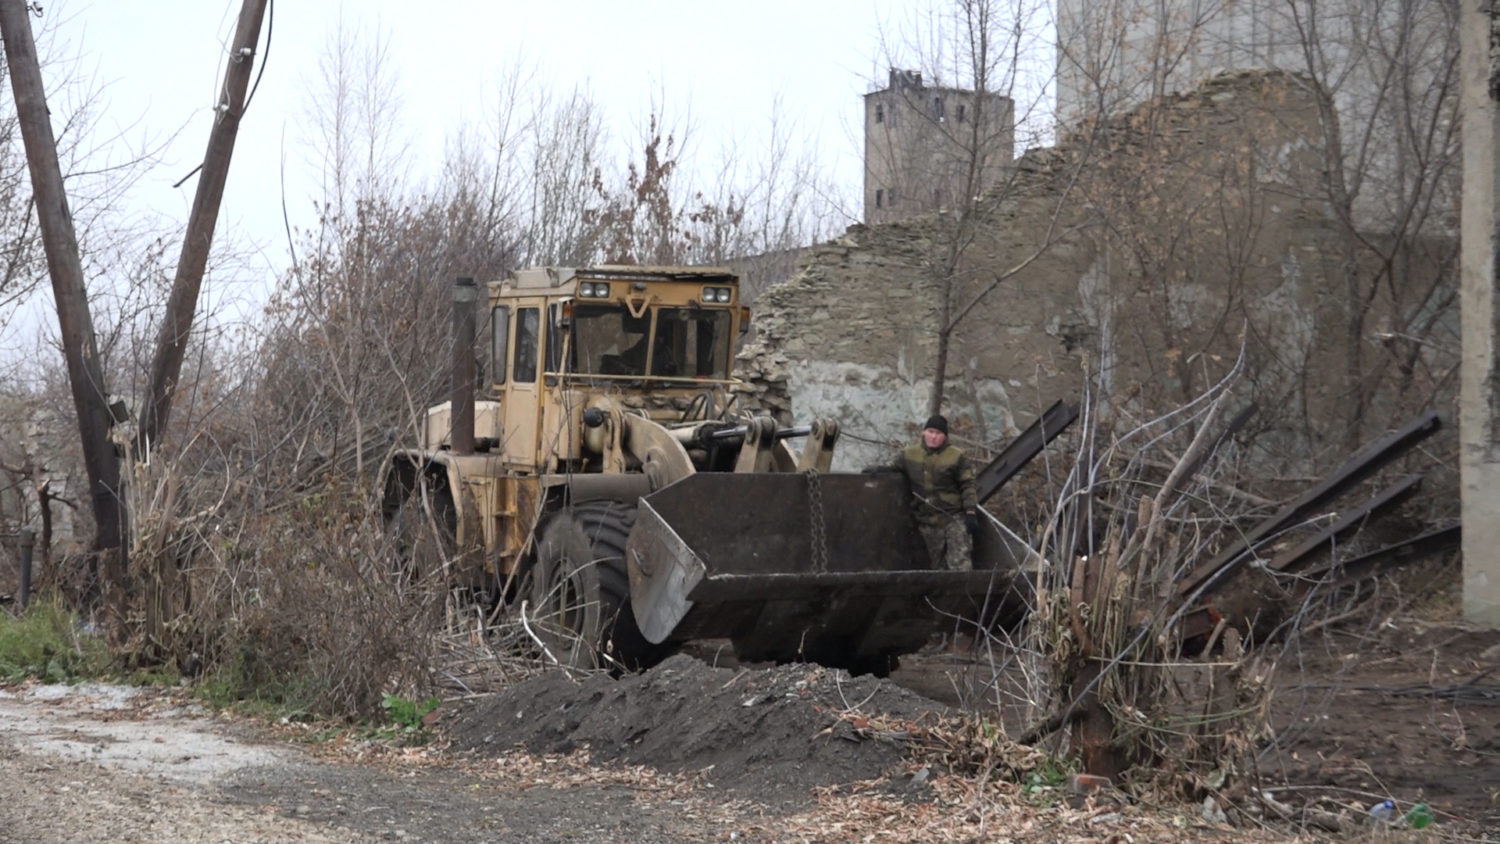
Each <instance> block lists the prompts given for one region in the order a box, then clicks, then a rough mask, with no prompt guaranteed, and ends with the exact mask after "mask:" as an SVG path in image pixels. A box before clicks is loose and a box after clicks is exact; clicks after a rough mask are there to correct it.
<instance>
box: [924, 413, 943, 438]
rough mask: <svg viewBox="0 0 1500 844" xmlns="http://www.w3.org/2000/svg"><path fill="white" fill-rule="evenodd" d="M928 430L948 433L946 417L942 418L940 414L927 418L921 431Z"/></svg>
mask: <svg viewBox="0 0 1500 844" xmlns="http://www.w3.org/2000/svg"><path fill="white" fill-rule="evenodd" d="M928 428H936V429H938V430H939V431H942V432H943V433H945V434H946V433H948V417H946V416H943V415H942V414H938V415H937V416H932V417H929V418H928V420H927V424H926V425H923V426H922V429H923V430H926V429H928Z"/></svg>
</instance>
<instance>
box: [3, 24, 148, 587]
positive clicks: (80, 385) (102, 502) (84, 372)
mask: <svg viewBox="0 0 1500 844" xmlns="http://www.w3.org/2000/svg"><path fill="white" fill-rule="evenodd" d="M30 14H31V7H30V4H28V3H27V2H25V0H0V38H3V40H4V42H5V61H6V64H7V65H8V68H7V69H8V70H9V71H10V85H11V90H12V91H13V92H14V93H15V98H16V120H17V122H18V123H20V125H21V138H22V140H23V141H24V142H25V145H26V162H27V164H28V165H29V166H30V170H31V190H32V193H33V195H34V201H35V203H36V213H37V222H38V224H39V225H40V227H41V230H42V247H43V249H44V250H45V251H46V253H47V273H48V275H50V276H51V277H52V296H53V298H54V299H55V300H56V302H57V322H58V329H59V331H60V332H61V334H62V346H63V356H64V357H65V358H66V359H67V363H68V384H69V386H70V387H71V388H72V391H73V407H74V409H75V410H76V411H77V413H78V433H79V435H80V438H81V441H82V445H83V465H84V469H85V471H87V473H88V476H89V497H90V500H91V502H92V504H93V514H94V550H95V551H98V552H101V555H102V557H103V562H104V566H103V569H104V577H105V582H106V583H107V584H108V585H109V586H111V587H123V586H124V583H125V562H126V561H125V555H124V547H123V543H122V537H123V535H124V521H125V510H124V504H123V502H122V501H121V500H120V463H119V459H118V457H117V456H116V454H115V451H114V446H113V444H112V443H111V442H110V440H109V429H110V426H111V425H113V424H114V418H113V416H112V415H111V413H110V411H109V401H108V395H109V391H108V390H107V389H106V387H105V384H104V370H103V368H102V367H101V366H100V365H99V347H98V344H97V342H96V340H95V338H94V324H93V319H92V317H90V315H89V303H88V296H87V293H86V291H85V290H84V286H83V264H82V261H81V260H80V258H79V256H78V236H77V234H76V233H75V232H74V230H73V216H72V214H71V213H70V212H69V211H68V197H67V194H66V193H65V192H64V191H63V177H62V166H61V165H60V164H59V163H58V160H57V141H56V139H55V138H54V137H53V135H52V122H51V119H50V118H49V116H48V112H47V98H46V94H45V93H44V91H43V89H42V67H41V63H40V61H39V60H38V59H37V52H36V40H35V39H34V38H33V36H32V34H31V19H30V17H29V16H30ZM115 599H116V600H118V593H117V597H116V598H115Z"/></svg>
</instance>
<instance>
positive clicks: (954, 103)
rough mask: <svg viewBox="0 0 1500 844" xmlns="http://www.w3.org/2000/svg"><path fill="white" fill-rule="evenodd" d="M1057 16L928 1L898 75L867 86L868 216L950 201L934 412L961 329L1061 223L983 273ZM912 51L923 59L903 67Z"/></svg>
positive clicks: (961, 1) (1018, 4) (1029, 125)
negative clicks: (1042, 31) (980, 251)
mask: <svg viewBox="0 0 1500 844" xmlns="http://www.w3.org/2000/svg"><path fill="white" fill-rule="evenodd" d="M1046 15H1047V7H1046V4H1044V3H1040V2H1032V0H954V2H944V3H937V4H935V5H933V6H931V7H928V8H927V9H926V10H925V11H924V12H923V13H921V14H919V15H918V16H917V17H916V19H915V20H914V21H913V22H912V23H911V24H909V25H908V27H907V29H906V33H905V35H906V37H905V39H904V41H903V42H902V43H901V44H896V43H893V42H892V41H891V40H889V39H887V40H886V42H885V44H884V47H883V52H884V53H885V56H886V58H887V60H888V62H889V64H890V66H891V71H890V76H889V86H888V87H887V88H886V89H885V90H884V91H878V92H876V93H874V94H870V95H868V96H867V103H866V117H865V120H866V136H867V138H869V139H870V140H869V141H867V149H866V163H865V167H866V173H867V176H866V186H865V213H866V219H867V222H880V221H883V220H890V219H895V218H898V217H900V216H904V215H906V214H908V213H910V212H933V211H936V212H938V213H937V217H936V224H935V225H936V228H937V229H938V231H939V233H938V234H937V236H936V237H934V238H933V241H932V244H931V246H930V248H929V249H928V254H927V256H926V258H925V260H924V267H923V269H924V275H925V276H926V277H925V278H924V279H923V281H924V282H925V283H926V284H927V285H928V286H929V287H930V288H931V290H932V293H933V296H934V297H935V299H936V304H937V308H936V314H935V328H936V337H935V351H934V356H933V364H932V370H931V371H932V388H931V392H930V394H929V402H928V405H929V409H930V411H931V412H933V413H937V412H939V411H940V410H941V409H942V407H943V404H944V398H945V395H946V391H947V382H948V378H949V375H950V368H951V365H950V357H951V355H952V350H953V344H954V340H955V332H956V331H957V330H958V328H959V327H960V325H961V324H962V323H963V321H964V320H965V318H967V317H968V316H969V315H970V314H971V313H973V312H974V309H975V308H976V307H977V306H978V305H979V304H980V303H981V302H983V301H984V300H985V299H986V298H987V297H988V296H989V295H991V294H992V293H993V292H994V291H995V290H997V289H999V288H1000V286H1001V285H1002V284H1004V282H1005V281H1006V279H1008V278H1009V277H1010V276H1012V275H1014V274H1015V273H1016V272H1019V271H1020V270H1022V269H1024V268H1025V266H1026V265H1028V264H1029V263H1030V262H1031V260H1034V259H1035V257H1036V256H1038V255H1040V254H1041V253H1042V252H1043V251H1045V250H1046V249H1047V248H1048V246H1049V245H1050V243H1051V242H1052V240H1053V235H1054V234H1057V233H1060V230H1059V229H1049V231H1048V235H1047V237H1046V242H1043V243H1039V244H1036V250H1035V251H1034V252H1033V253H1032V255H1031V257H1030V258H1028V259H1025V260H1023V261H1021V262H1020V263H1019V264H1017V265H1016V266H1015V267H1013V268H1009V269H1007V270H1006V271H1004V272H1002V273H1000V274H999V275H998V276H996V275H994V274H992V273H988V272H986V273H984V274H983V276H982V277H981V276H980V275H977V274H976V273H975V271H974V270H973V268H971V267H970V266H969V263H970V262H968V261H967V260H966V256H968V254H969V252H970V250H971V249H972V248H973V247H974V245H975V243H976V239H977V238H978V237H979V236H980V235H981V233H982V232H984V231H985V230H986V229H987V228H988V227H990V226H991V225H993V223H994V221H993V220H991V219H989V217H988V209H991V208H993V203H992V202H990V201H988V200H993V199H994V198H996V197H999V196H1004V195H1005V194H1006V193H1008V192H1009V191H1011V190H1013V189H1014V188H1015V187H1016V185H1017V182H1016V176H1017V172H1018V171H1017V170H1016V169H1015V168H1011V167H1009V166H1008V165H1009V164H1010V162H1011V160H1012V158H1013V153H1014V147H1015V133H1016V127H1017V125H1021V126H1023V127H1026V129H1027V130H1028V131H1029V132H1031V133H1032V134H1033V136H1039V135H1040V131H1039V130H1038V128H1037V123H1038V119H1039V117H1040V109H1041V107H1042V103H1043V102H1044V101H1045V98H1044V96H1043V95H1044V93H1045V90H1046V87H1047V84H1046V81H1045V80H1046V79H1048V78H1050V72H1049V71H1047V70H1044V69H1043V67H1042V65H1041V64H1040V63H1039V53H1038V50H1039V48H1040V47H1041V45H1040V44H1039V43H1038V42H1037V41H1036V35H1035V33H1036V31H1037V30H1038V28H1039V27H1040V25H1041V24H1042V23H1044V22H1045V21H1046V20H1047V18H1046ZM905 61H914V62H916V63H917V64H918V65H919V66H920V70H916V71H906V70H900V69H898V68H899V67H901V66H902V63H903V62H905ZM1018 96H1021V97H1024V98H1025V99H1024V100H1022V101H1018V100H1017V97H1018ZM1060 209H1061V206H1060V205H1059V210H1060Z"/></svg>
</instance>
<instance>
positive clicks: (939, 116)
mask: <svg viewBox="0 0 1500 844" xmlns="http://www.w3.org/2000/svg"><path fill="white" fill-rule="evenodd" d="M932 119H933V120H936V121H937V122H939V123H942V122H943V98H942V97H933V98H932Z"/></svg>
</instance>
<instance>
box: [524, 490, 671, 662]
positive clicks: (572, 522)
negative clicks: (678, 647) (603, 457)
mask: <svg viewBox="0 0 1500 844" xmlns="http://www.w3.org/2000/svg"><path fill="white" fill-rule="evenodd" d="M634 525H635V507H634V506H627V505H625V504H622V503H620V502H616V501H588V502H584V503H581V504H576V505H574V506H573V507H571V508H568V509H566V510H562V511H559V512H558V513H557V514H556V515H554V516H553V517H552V518H551V519H549V520H548V521H547V526H546V527H545V528H544V529H543V530H542V537H541V540H540V541H539V542H538V543H537V551H536V559H535V562H534V564H533V566H532V572H531V584H530V589H529V600H530V602H531V606H532V608H533V609H532V610H531V611H530V613H529V615H530V619H531V620H532V629H533V630H534V631H535V632H536V634H537V636H538V638H540V639H541V640H542V642H543V644H545V645H546V646H547V649H548V650H549V651H550V652H551V653H552V656H554V657H555V658H556V659H557V661H558V662H560V663H562V664H563V665H566V666H569V667H573V668H623V669H628V670H639V669H642V668H646V667H649V666H650V665H652V664H654V663H656V662H659V661H660V660H661V659H662V658H663V657H664V656H666V651H665V649H663V648H661V647H659V646H656V645H652V644H651V643H649V642H647V641H646V639H645V637H644V636H642V635H641V631H640V628H639V627H637V626H636V623H635V615H634V614H633V613H632V612H631V609H630V577H629V574H628V573H627V571H626V568H625V540H626V538H627V537H628V536H630V529H631V528H632V527H633V526H634Z"/></svg>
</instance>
